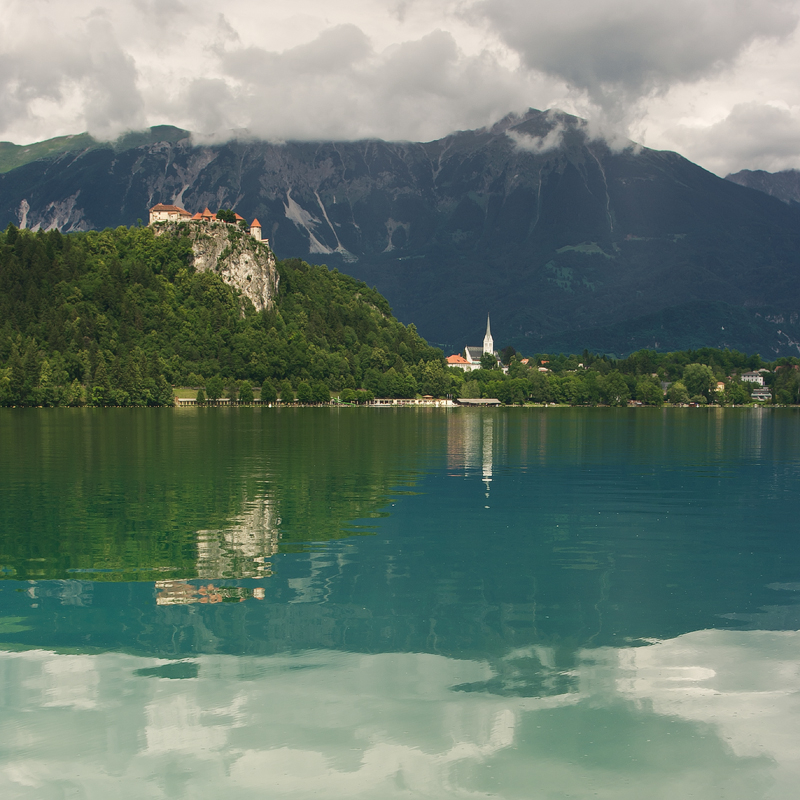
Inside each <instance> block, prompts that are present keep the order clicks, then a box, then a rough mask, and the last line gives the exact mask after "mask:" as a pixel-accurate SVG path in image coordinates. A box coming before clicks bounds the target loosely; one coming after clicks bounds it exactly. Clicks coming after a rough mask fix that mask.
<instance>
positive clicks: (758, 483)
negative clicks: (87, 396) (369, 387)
mask: <svg viewBox="0 0 800 800" xmlns="http://www.w3.org/2000/svg"><path fill="white" fill-rule="evenodd" d="M798 430H799V429H798V417H797V414H796V413H795V412H794V411H793V410H790V409H786V410H783V409H725V410H706V409H666V410H651V409H631V410H628V409H620V410H613V409H508V410H486V409H483V410H473V409H457V410H436V409H400V410H391V409H380V410H377V409H376V410H374V409H341V410H335V409H319V410H315V409H296V410H273V409H180V410H169V409H140V410H122V409H120V410H111V409H109V410H88V409H87V410H71V409H55V410H8V411H3V412H2V413H0V448H2V459H1V460H0V574H2V576H3V577H4V578H5V580H3V581H1V582H0V704H1V705H2V714H0V792H2V796H4V797H20V798H29V797H30V798H50V797H52V798H62V797H87V798H89V797H91V798H94V797H97V798H101V797H102V798H108V797H122V798H128V797H130V798H142V797H165V798H167V797H169V798H179V797H187V798H188V797H216V796H219V795H221V794H227V795H229V796H234V797H237V798H249V797H254V798H255V797H264V796H266V797H287V798H306V797H308V798H310V797H349V798H352V797H359V798H387V797H388V798H392V797H397V798H400V797H423V798H446V797H459V798H460V797H473V796H474V797H498V798H548V799H549V798H553V799H555V798H593V797H601V798H604V797H607V798H631V800H633V798H637V799H638V798H641V797H645V796H646V797H655V798H679V797H681V798H683V797H701V798H734V799H736V798H761V797H763V798H781V800H782V799H783V798H790V797H794V796H795V790H794V787H795V786H796V785H797V782H798V780H800V747H798V744H797V743H798V741H800V736H799V734H800V723H798V720H799V719H800V717H798V708H797V705H798V696H799V695H798V689H800V666H799V665H800V634H798V632H797V630H798V628H800V606H798V604H797V599H798V593H799V592H800V548H798V547H797V522H796V521H797V519H798V512H799V511H800V500H799V499H798V492H797V485H798V477H799V476H800V433H799V432H798Z"/></svg>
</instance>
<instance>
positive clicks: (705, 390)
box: [683, 364, 716, 401]
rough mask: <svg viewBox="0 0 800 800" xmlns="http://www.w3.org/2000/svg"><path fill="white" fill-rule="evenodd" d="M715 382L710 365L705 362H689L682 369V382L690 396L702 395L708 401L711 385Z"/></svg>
mask: <svg viewBox="0 0 800 800" xmlns="http://www.w3.org/2000/svg"><path fill="white" fill-rule="evenodd" d="M715 383H716V380H715V378H714V373H713V371H712V370H711V367H708V366H706V365H705V364H689V365H688V366H687V367H686V368H685V369H684V370H683V384H684V386H685V387H686V391H687V392H688V393H689V394H690V395H692V396H694V395H702V396H703V397H705V399H706V401H708V400H709V398H710V397H711V387H712V386H714V385H715Z"/></svg>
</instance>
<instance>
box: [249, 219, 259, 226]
mask: <svg viewBox="0 0 800 800" xmlns="http://www.w3.org/2000/svg"><path fill="white" fill-rule="evenodd" d="M250 227H251V228H260V227H261V223H260V222H259V221H258V220H257V219H254V220H253V221H252V222H251V223H250Z"/></svg>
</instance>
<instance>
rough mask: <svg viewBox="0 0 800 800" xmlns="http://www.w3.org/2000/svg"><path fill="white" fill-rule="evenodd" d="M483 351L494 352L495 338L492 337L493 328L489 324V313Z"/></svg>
mask: <svg viewBox="0 0 800 800" xmlns="http://www.w3.org/2000/svg"><path fill="white" fill-rule="evenodd" d="M483 352H484V353H494V339H492V329H491V327H490V326H489V315H488V314H487V315H486V336H484V337H483Z"/></svg>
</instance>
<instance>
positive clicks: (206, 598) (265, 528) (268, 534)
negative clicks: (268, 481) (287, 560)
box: [155, 497, 280, 606]
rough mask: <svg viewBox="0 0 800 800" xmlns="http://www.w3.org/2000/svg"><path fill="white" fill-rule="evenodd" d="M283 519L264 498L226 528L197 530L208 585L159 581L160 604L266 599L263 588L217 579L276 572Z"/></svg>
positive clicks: (202, 570)
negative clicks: (273, 560) (219, 583)
mask: <svg viewBox="0 0 800 800" xmlns="http://www.w3.org/2000/svg"><path fill="white" fill-rule="evenodd" d="M279 525H280V519H278V518H277V517H276V516H275V513H274V510H273V508H272V507H271V506H270V500H269V498H266V497H261V498H259V499H258V500H256V501H254V502H252V503H249V504H248V507H247V509H246V511H245V513H244V514H242V515H241V516H240V517H238V518H237V519H236V520H235V524H233V525H232V526H231V527H229V528H226V529H224V530H202V531H198V532H197V577H198V578H199V579H200V580H201V581H202V580H207V581H209V583H207V584H199V585H198V584H196V583H190V582H188V581H181V580H165V581H156V585H155V586H156V603H157V604H158V605H164V606H166V605H187V604H189V603H223V602H228V603H229V602H241V601H243V600H246V599H248V598H250V597H254V598H255V599H256V600H263V599H264V590H263V589H262V588H258V587H255V588H249V587H243V586H217V585H215V584H214V581H220V580H225V579H235V580H239V579H242V578H266V577H269V576H270V575H271V574H272V564H271V563H270V562H269V560H268V559H269V558H271V557H272V556H273V555H274V554H275V553H276V552H277V550H278V540H279V538H280V532H279Z"/></svg>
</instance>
